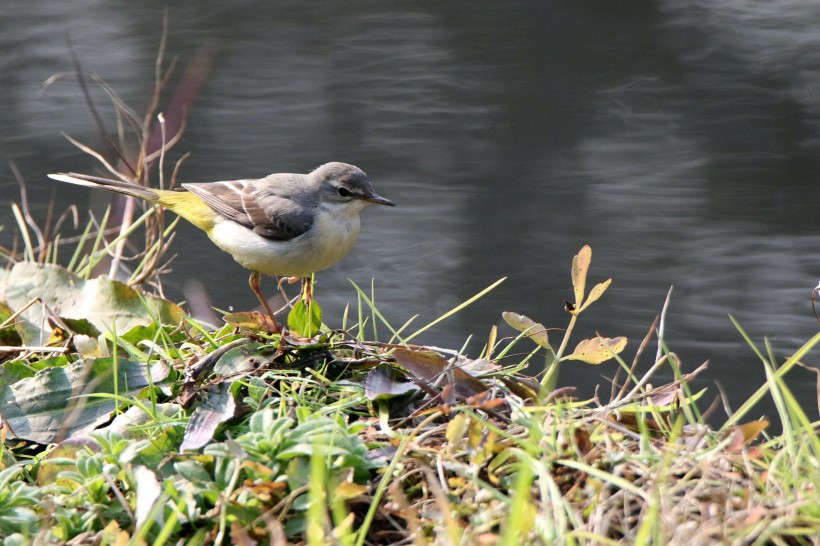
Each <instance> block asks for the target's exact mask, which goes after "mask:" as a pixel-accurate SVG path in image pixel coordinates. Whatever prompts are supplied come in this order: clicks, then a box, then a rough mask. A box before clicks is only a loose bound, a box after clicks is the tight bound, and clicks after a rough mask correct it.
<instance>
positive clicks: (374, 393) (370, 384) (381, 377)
mask: <svg viewBox="0 0 820 546" xmlns="http://www.w3.org/2000/svg"><path fill="white" fill-rule="evenodd" d="M364 389H365V394H366V395H367V399H368V400H371V401H373V400H386V399H388V398H395V397H397V396H403V395H405V394H407V393H409V392H416V391H418V390H419V387H418V385H416V384H415V383H412V382H409V381H398V380H397V379H396V378H395V377H393V367H392V366H391V365H390V364H387V363H386V362H382V363H381V364H379V365H378V366H376V367H375V368H373V369H371V370H370V371H369V372H367V377H366V378H365V380H364Z"/></svg>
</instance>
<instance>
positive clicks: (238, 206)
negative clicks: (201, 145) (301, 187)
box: [182, 179, 313, 241]
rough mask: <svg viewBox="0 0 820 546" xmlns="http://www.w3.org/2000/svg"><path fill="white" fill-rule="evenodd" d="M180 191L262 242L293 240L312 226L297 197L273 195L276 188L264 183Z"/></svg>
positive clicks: (237, 182) (224, 184)
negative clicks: (251, 231) (192, 196)
mask: <svg viewBox="0 0 820 546" xmlns="http://www.w3.org/2000/svg"><path fill="white" fill-rule="evenodd" d="M182 187H184V188H185V189H186V190H188V191H190V192H191V193H193V194H194V195H196V196H197V197H199V198H200V199H202V201H204V202H205V204H206V205H208V206H209V207H211V208H212V209H213V210H214V211H215V212H216V213H217V214H220V215H222V216H224V217H225V218H228V219H230V220H233V221H234V222H237V223H239V224H241V225H243V226H245V227H247V228H248V229H252V230H253V231H254V232H255V233H256V234H258V235H260V236H262V237H265V238H266V239H273V240H276V241H287V240H289V239H293V238H294V237H298V236H299V235H302V234H303V233H305V232H306V231H308V230H309V229H310V227H311V225H312V223H313V216H312V215H311V214H310V211H309V209H306V207H305V206H304V204H302V203H301V202H300V200H299V199H297V198H296V197H298V195H296V196H294V195H290V196H289V195H285V194H284V193H285V192H283V191H281V190H280V191H277V189H278V188H277V184H275V183H274V181H270V180H268V179H262V180H232V181H230V182H208V183H205V184H183V185H182Z"/></svg>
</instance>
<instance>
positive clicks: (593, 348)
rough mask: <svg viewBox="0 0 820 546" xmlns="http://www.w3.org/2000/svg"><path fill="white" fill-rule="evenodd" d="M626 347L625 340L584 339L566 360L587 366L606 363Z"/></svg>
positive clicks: (607, 338) (617, 338) (622, 338)
mask: <svg viewBox="0 0 820 546" xmlns="http://www.w3.org/2000/svg"><path fill="white" fill-rule="evenodd" d="M625 347H626V338H625V337H623V336H621V337H613V338H609V337H600V336H599V337H596V338H592V339H585V340H583V341H582V342H580V343H579V344H578V346H577V347H575V351H574V352H573V353H572V354H571V355H568V356H567V357H566V359H567V360H580V361H581V362H586V363H587V364H600V363H601V362H606V361H607V360H609V359H610V358H612V357H614V356H615V355H617V354H618V353H620V352H621V351H623V350H624V348H625Z"/></svg>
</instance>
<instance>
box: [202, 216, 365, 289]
mask: <svg viewBox="0 0 820 546" xmlns="http://www.w3.org/2000/svg"><path fill="white" fill-rule="evenodd" d="M359 227H360V223H359V216H358V214H356V215H354V216H349V215H336V214H333V213H332V212H329V211H326V210H322V209H321V208H320V209H319V210H318V211H317V214H316V217H315V218H314V221H313V224H312V225H311V227H310V229H309V230H308V231H307V232H305V233H303V234H302V235H300V236H298V237H294V238H293V239H289V240H287V241H275V240H271V239H266V238H265V237H261V236H260V235H257V234H256V233H254V232H253V231H252V230H250V229H248V228H246V227H244V226H242V225H240V224H238V223H236V222H233V221H230V220H227V219H220V220H219V221H217V223H216V224H215V225H214V227H213V228H212V229H211V230H210V231H209V232H208V236H209V237H210V238H211V240H212V241H213V242H214V243H215V244H216V245H217V246H218V247H219V248H221V249H222V250H224V251H225V252H227V253H229V254H231V255H232V256H233V258H234V260H236V261H237V262H239V264H240V265H242V266H244V267H246V268H248V269H251V270H254V271H259V272H260V273H264V274H266V275H272V276H279V277H307V276H309V275H310V274H311V273H316V272H317V271H321V270H323V269H326V268H328V267H330V266H331V265H333V264H334V263H336V262H338V261H339V260H341V259H342V258H343V257H344V256H345V255H346V254H347V253H348V252H350V249H351V248H353V245H355V244H356V240H357V239H358V238H359Z"/></svg>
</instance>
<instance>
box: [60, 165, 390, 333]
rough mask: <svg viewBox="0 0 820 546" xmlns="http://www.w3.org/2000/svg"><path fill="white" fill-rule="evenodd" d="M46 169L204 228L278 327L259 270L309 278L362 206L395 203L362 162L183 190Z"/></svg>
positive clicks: (353, 225)
mask: <svg viewBox="0 0 820 546" xmlns="http://www.w3.org/2000/svg"><path fill="white" fill-rule="evenodd" d="M48 176H49V178H53V179H54V180H59V181H61V182H68V183H70V184H77V185H79V186H88V187H90V188H103V189H106V190H111V191H115V192H119V193H124V194H125V195H129V196H131V197H136V198H138V199H143V200H145V201H148V202H149V203H156V204H159V205H161V206H163V207H165V208H167V209H169V210H171V211H173V212H175V213H177V214H178V215H180V216H182V217H183V218H185V219H186V220H188V221H189V222H191V223H192V224H193V225H195V226H196V227H198V228H200V229H202V230H203V231H205V233H207V234H208V237H210V239H211V241H213V242H214V244H216V246H218V247H219V248H221V249H222V250H224V251H225V252H227V253H228V254H230V255H231V256H233V259H234V260H236V261H237V262H239V264H240V265H242V266H243V267H246V268H247V269H250V270H251V277H250V280H249V284H250V287H251V289H252V290H253V291H254V293H255V294H256V296H257V297H258V298H259V301H260V302H262V305H263V306H264V307H265V310H266V311H267V312H268V315H269V316H270V317H271V320H273V323H274V327H275V328H276V329H277V330H281V326H280V325H279V324H278V321H277V320H276V318H275V317H274V314H273V311H271V308H270V306H269V305H268V302H267V300H266V299H265V297H264V296H263V295H262V291H261V289H260V287H259V280H260V275H261V274H262V273H264V274H265V275H272V276H281V277H302V278H309V277H310V275H311V274H313V273H315V272H317V271H321V270H323V269H325V268H327V267H330V266H331V265H333V264H334V263H336V262H338V261H339V260H340V259H342V257H343V256H344V255H345V254H347V253H348V252H349V251H350V249H351V248H353V245H354V244H355V243H356V240H357V239H358V238H359V213H360V212H361V211H362V209H364V208H365V207H367V206H368V205H371V204H378V205H388V206H391V207H392V206H394V204H393V202H392V201H390V200H389V199H385V198H384V197H381V196H380V195H378V194H377V193H376V192H375V191H373V186H371V185H370V181H369V180H368V179H367V175H366V174H364V172H363V171H362V170H361V169H359V168H358V167H354V166H353V165H348V164H347V163H326V164H324V165H322V166H321V167H319V168H317V169H316V170H314V171H313V172H311V173H309V174H293V173H279V174H271V175H268V176H266V177H265V178H260V179H256V180H230V181H225V182H207V183H203V184H182V189H183V191H171V190H159V189H153V188H147V187H144V186H139V185H136V184H133V183H129V182H122V181H119V180H110V179H107V178H99V177H96V176H89V175H84V174H76V173H60V174H50V175H48Z"/></svg>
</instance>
